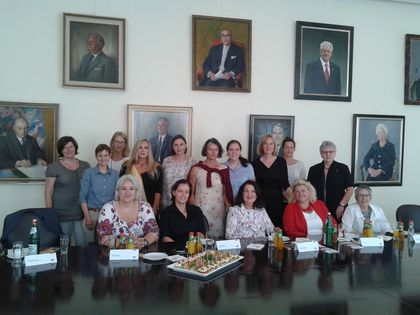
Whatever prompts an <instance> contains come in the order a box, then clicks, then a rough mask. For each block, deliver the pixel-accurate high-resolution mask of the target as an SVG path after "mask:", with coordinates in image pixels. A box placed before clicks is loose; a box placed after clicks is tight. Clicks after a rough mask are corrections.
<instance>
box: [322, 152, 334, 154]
mask: <svg viewBox="0 0 420 315" xmlns="http://www.w3.org/2000/svg"><path fill="white" fill-rule="evenodd" d="M321 153H322V154H334V153H335V151H321Z"/></svg>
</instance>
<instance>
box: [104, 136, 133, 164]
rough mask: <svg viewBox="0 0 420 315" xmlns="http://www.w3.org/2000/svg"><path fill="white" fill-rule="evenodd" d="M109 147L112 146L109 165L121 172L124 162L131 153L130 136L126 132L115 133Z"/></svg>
mask: <svg viewBox="0 0 420 315" xmlns="http://www.w3.org/2000/svg"><path fill="white" fill-rule="evenodd" d="M109 147H110V148H111V159H110V160H109V163H108V167H109V168H112V169H114V170H116V171H117V172H120V171H121V167H122V165H123V163H124V162H125V161H127V160H128V156H129V155H130V148H129V147H128V137H127V135H126V134H125V132H122V131H117V132H116V133H114V134H113V135H112V138H111V141H110V143H109Z"/></svg>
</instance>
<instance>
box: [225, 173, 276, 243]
mask: <svg viewBox="0 0 420 315" xmlns="http://www.w3.org/2000/svg"><path fill="white" fill-rule="evenodd" d="M266 231H270V232H271V231H274V226H273V223H272V222H271V220H270V217H269V216H268V214H267V211H265V208H264V201H263V199H262V193H261V190H260V188H259V187H258V184H257V183H256V182H255V181H253V180H247V181H246V182H245V183H243V184H242V185H241V187H240V188H239V191H238V195H237V196H236V200H235V206H233V207H230V208H229V213H228V216H227V220H226V238H227V239H233V238H257V237H265V235H266V234H265V233H266Z"/></svg>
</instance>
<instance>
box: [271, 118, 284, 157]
mask: <svg viewBox="0 0 420 315" xmlns="http://www.w3.org/2000/svg"><path fill="white" fill-rule="evenodd" d="M271 135H272V136H273V139H274V142H275V143H276V148H275V149H274V154H275V155H278V156H283V150H282V149H281V145H282V142H283V139H284V129H283V126H282V125H281V124H280V123H279V124H276V125H274V126H273V128H272V129H271Z"/></svg>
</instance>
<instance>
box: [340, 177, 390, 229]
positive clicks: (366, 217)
mask: <svg viewBox="0 0 420 315" xmlns="http://www.w3.org/2000/svg"><path fill="white" fill-rule="evenodd" d="M354 196H355V198H356V203H354V204H352V205H350V206H349V207H348V208H347V209H346V211H345V212H344V215H343V225H344V229H345V231H346V232H352V233H357V234H362V233H363V225H364V222H365V221H370V222H371V224H372V230H373V232H374V233H377V234H385V233H392V228H391V225H390V224H389V222H388V220H387V218H386V217H385V213H384V211H383V210H382V209H381V208H380V207H378V206H376V205H373V204H372V203H371V201H372V189H371V188H370V187H369V186H367V185H360V186H359V187H357V188H356V191H355V193H354Z"/></svg>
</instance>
